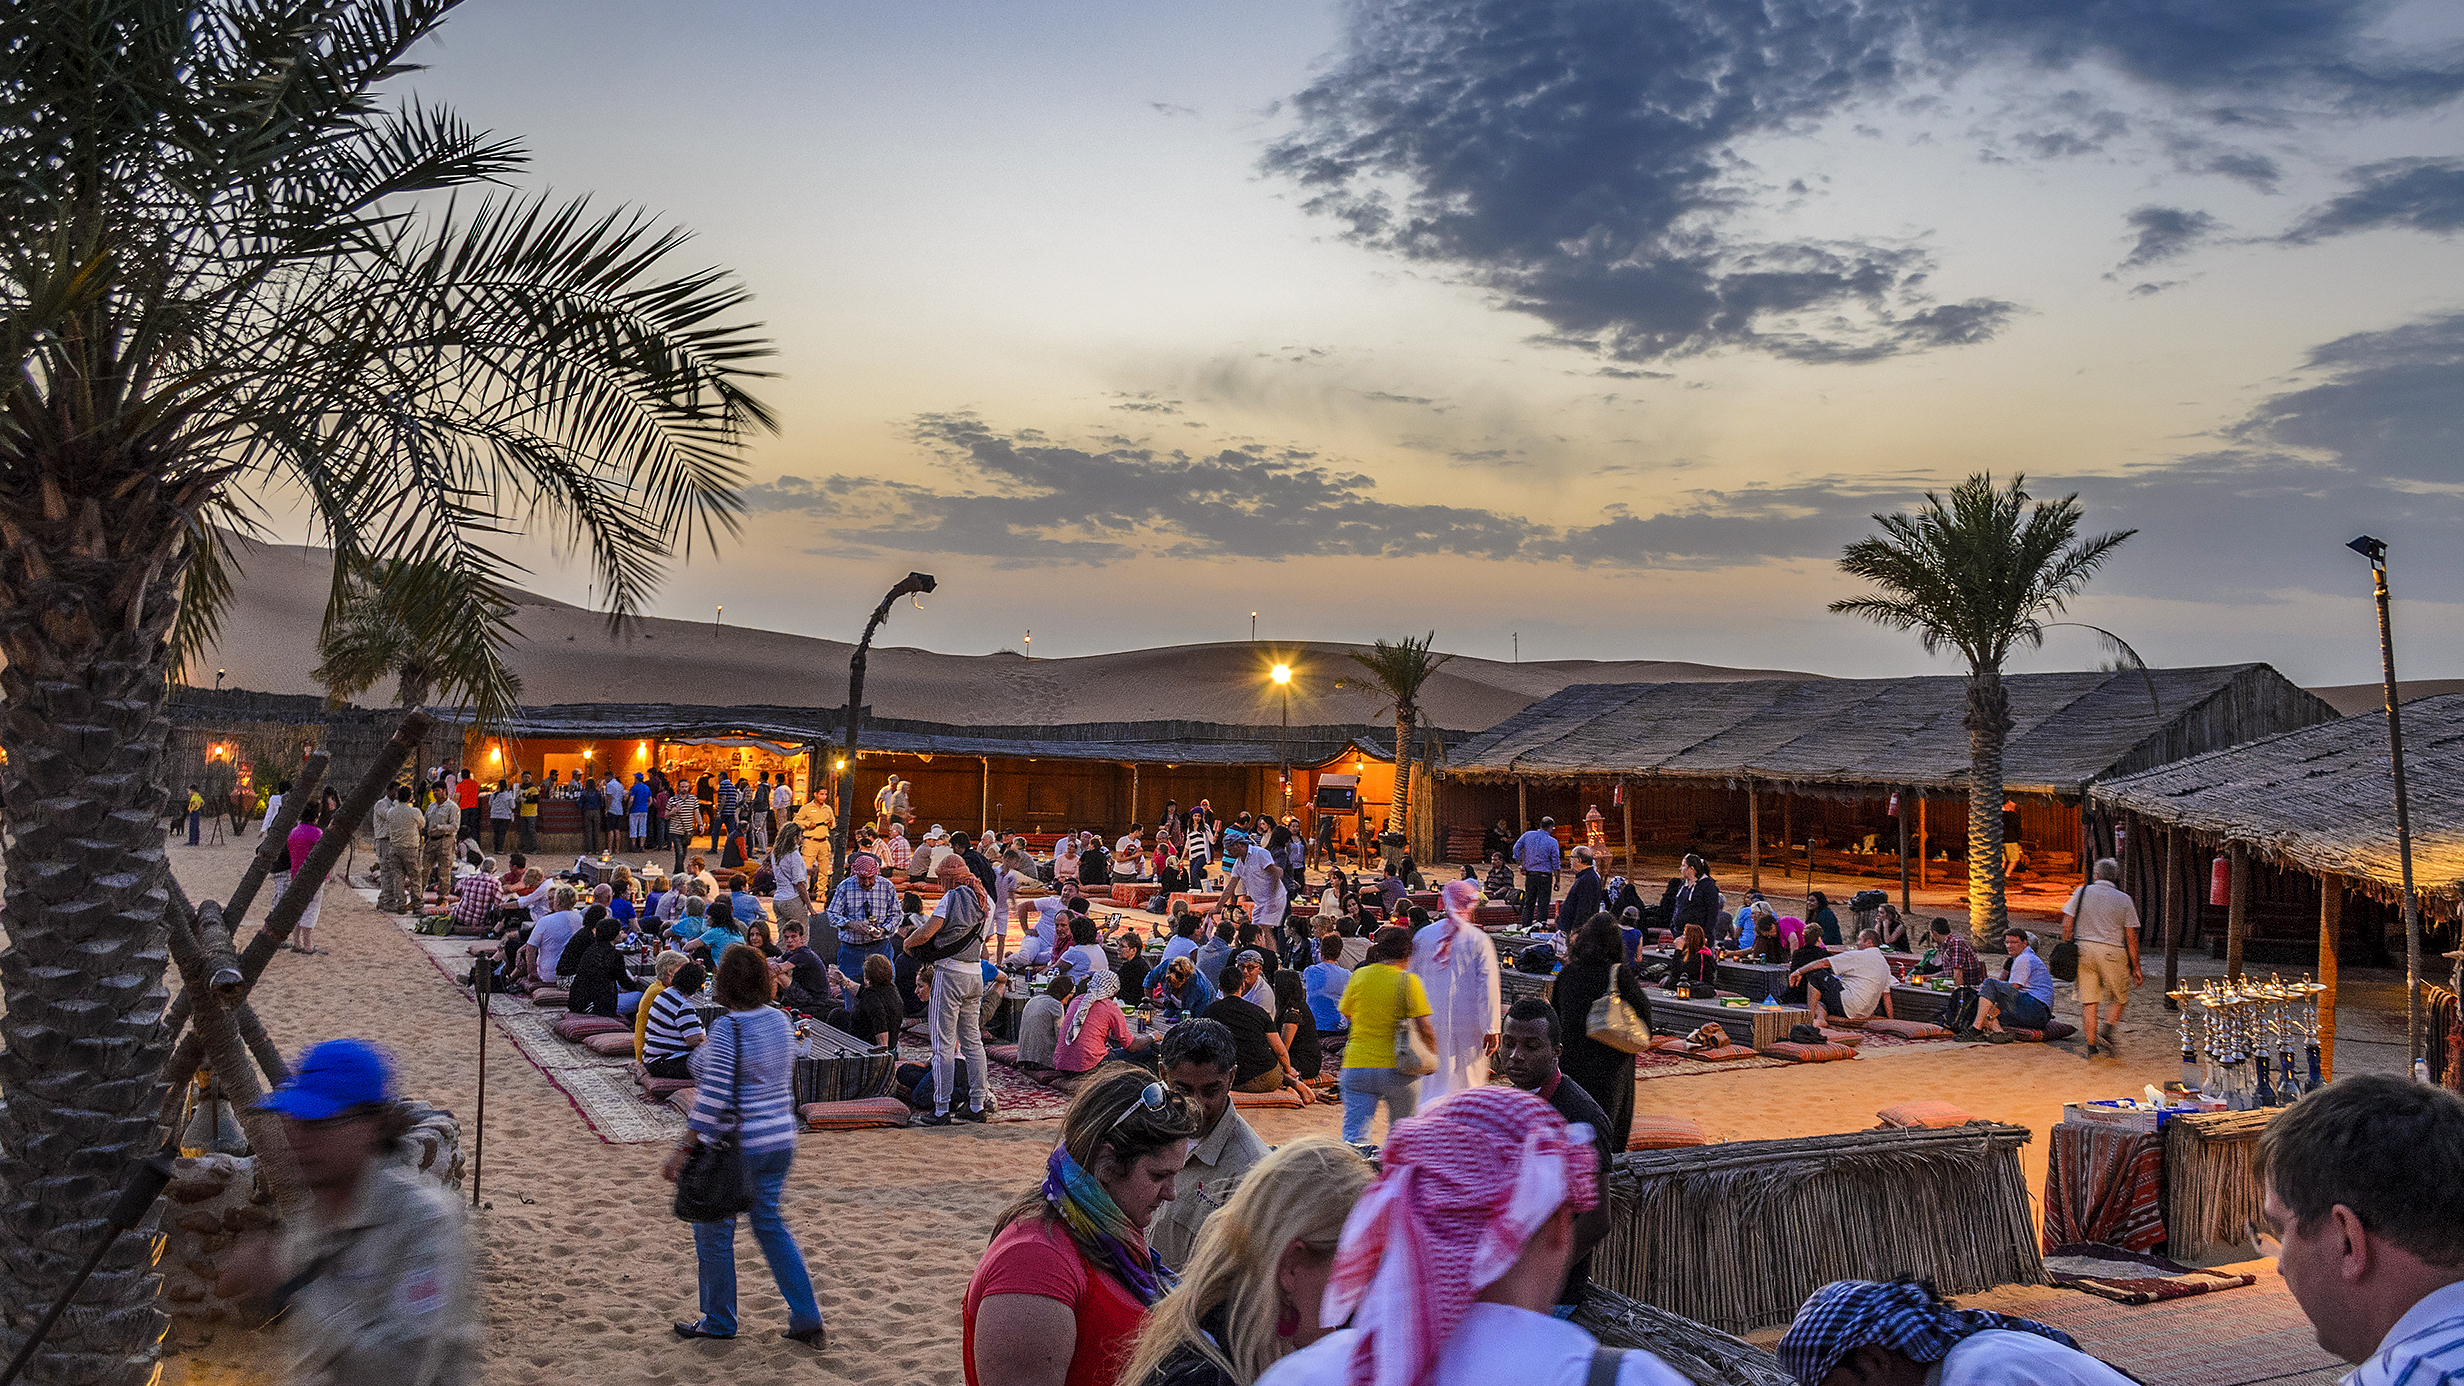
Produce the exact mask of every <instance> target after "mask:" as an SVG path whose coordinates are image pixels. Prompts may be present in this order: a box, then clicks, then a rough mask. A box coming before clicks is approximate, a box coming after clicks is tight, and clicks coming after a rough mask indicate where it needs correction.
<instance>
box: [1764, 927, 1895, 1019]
mask: <svg viewBox="0 0 2464 1386" xmlns="http://www.w3.org/2000/svg"><path fill="white" fill-rule="evenodd" d="M1799 982H1803V983H1804V984H1805V1003H1806V1007H1807V1009H1809V1010H1811V1011H1812V1012H1813V1019H1814V1028H1815V1029H1817V1030H1819V1029H1821V1028H1822V1025H1823V1020H1824V1018H1825V1015H1826V1011H1827V1014H1828V1015H1829V1016H1831V1017H1833V1018H1840V1019H1847V1020H1864V1019H1866V1018H1868V1017H1870V1016H1872V1015H1873V1013H1874V1012H1875V1010H1876V1009H1880V1010H1881V1012H1882V1014H1883V1015H1884V1016H1886V1017H1887V1016H1889V1015H1890V1014H1891V964H1890V963H1888V962H1886V961H1885V960H1884V959H1883V956H1882V935H1881V934H1879V933H1876V932H1875V931H1873V930H1872V929H1867V930H1866V931H1865V932H1864V933H1861V934H1859V935H1857V946H1856V947H1854V948H1850V949H1847V950H1845V951H1842V952H1838V953H1833V954H1832V955H1831V956H1829V957H1827V958H1817V959H1815V960H1814V961H1812V962H1809V963H1807V964H1806V965H1805V966H1803V967H1800V968H1798V969H1797V970H1796V971H1794V972H1791V973H1789V974H1788V985H1790V986H1792V987H1793V986H1795V985H1797V984H1798V983H1799Z"/></svg>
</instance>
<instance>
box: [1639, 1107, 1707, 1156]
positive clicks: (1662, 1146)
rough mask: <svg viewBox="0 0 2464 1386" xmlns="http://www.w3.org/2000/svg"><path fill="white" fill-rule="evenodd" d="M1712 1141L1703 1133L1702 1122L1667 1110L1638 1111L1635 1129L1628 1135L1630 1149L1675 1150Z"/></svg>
mask: <svg viewBox="0 0 2464 1386" xmlns="http://www.w3.org/2000/svg"><path fill="white" fill-rule="evenodd" d="M1710 1143H1711V1138H1710V1137H1709V1136H1707V1135H1704V1134H1703V1124H1702V1123H1701V1122H1699V1121H1696V1120H1694V1119H1693V1118H1692V1117H1681V1116H1672V1115H1670V1114H1668V1113H1666V1112H1636V1113H1635V1114H1634V1130H1633V1132H1632V1134H1630V1135H1628V1136H1627V1137H1626V1149H1628V1150H1675V1149H1677V1148H1679V1147H1681V1146H1689V1145H1709V1144H1710Z"/></svg>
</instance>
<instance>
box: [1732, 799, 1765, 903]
mask: <svg viewBox="0 0 2464 1386" xmlns="http://www.w3.org/2000/svg"><path fill="white" fill-rule="evenodd" d="M1745 862H1746V875H1747V876H1748V877H1749V879H1748V880H1747V882H1746V884H1747V885H1748V886H1750V887H1751V888H1753V889H1755V890H1760V889H1762V796H1761V795H1759V794H1757V793H1755V792H1754V782H1753V781H1752V780H1751V779H1748V780H1747V781H1746V782H1745ZM1738 937H1740V938H1742V937H1744V935H1742V934H1740V935H1738Z"/></svg>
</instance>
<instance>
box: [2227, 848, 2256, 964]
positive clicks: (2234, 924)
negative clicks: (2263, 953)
mask: <svg viewBox="0 0 2464 1386" xmlns="http://www.w3.org/2000/svg"><path fill="white" fill-rule="evenodd" d="M2226 850H2227V851H2228V852H2230V853H2231V854H2232V859H2233V867H2232V887H2231V890H2232V893H2231V894H2229V895H2227V896H2226V897H2225V899H2226V902H2227V903H2226V905H2225V917H2224V975H2225V978H2226V980H2228V981H2235V982H2238V981H2240V980H2241V979H2242V938H2243V936H2244V935H2245V934H2247V933H2248V932H2249V931H2250V849H2249V848H2248V847H2245V846H2243V845H2242V844H2241V843H2238V842H2236V843H2233V844H2232V845H2231V846H2229V847H2228V848H2226Z"/></svg>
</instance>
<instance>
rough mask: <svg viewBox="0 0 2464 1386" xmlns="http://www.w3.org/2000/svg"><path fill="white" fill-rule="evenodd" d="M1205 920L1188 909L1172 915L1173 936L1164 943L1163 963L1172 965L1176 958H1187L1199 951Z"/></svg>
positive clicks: (1167, 965)
mask: <svg viewBox="0 0 2464 1386" xmlns="http://www.w3.org/2000/svg"><path fill="white" fill-rule="evenodd" d="M1205 927H1206V924H1205V921H1204V920H1201V919H1199V918H1198V916H1197V915H1195V914H1192V913H1191V912H1190V911H1188V910H1183V911H1181V912H1180V913H1179V914H1176V915H1174V916H1172V937H1171V938H1170V939H1169V940H1167V941H1166V942H1165V943H1164V960H1163V963H1162V965H1163V966H1165V967H1170V966H1171V965H1172V963H1173V960H1174V959H1176V958H1185V957H1188V956H1189V955H1191V954H1193V953H1195V952H1197V951H1198V947H1199V941H1198V936H1199V935H1200V934H1201V933H1202V932H1204V930H1205Z"/></svg>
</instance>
